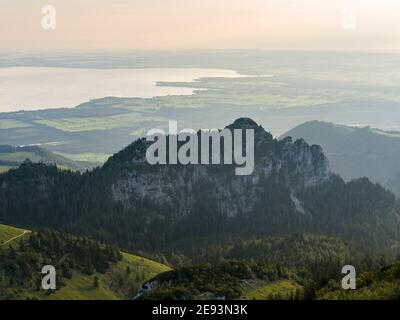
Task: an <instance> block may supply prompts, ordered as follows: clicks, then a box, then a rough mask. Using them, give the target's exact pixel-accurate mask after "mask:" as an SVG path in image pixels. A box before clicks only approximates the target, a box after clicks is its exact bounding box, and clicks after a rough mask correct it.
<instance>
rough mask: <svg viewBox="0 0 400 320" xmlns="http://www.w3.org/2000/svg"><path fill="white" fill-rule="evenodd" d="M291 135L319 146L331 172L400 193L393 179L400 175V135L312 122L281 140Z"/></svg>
mask: <svg viewBox="0 0 400 320" xmlns="http://www.w3.org/2000/svg"><path fill="white" fill-rule="evenodd" d="M288 136H290V137H293V139H299V138H303V139H304V140H306V141H307V142H308V143H310V144H318V145H320V146H321V147H322V148H323V150H324V153H325V155H326V156H327V158H328V159H329V164H330V168H331V170H332V171H334V172H337V173H338V174H340V175H341V176H342V177H343V178H345V179H346V180H349V179H354V178H360V177H368V178H370V179H371V180H372V181H375V182H379V183H381V184H383V185H388V186H389V187H391V189H392V190H393V191H395V192H396V193H397V194H400V193H399V192H398V190H400V189H399V186H400V184H399V183H398V181H397V183H396V182H395V181H394V179H393V178H394V177H395V175H396V174H397V175H398V174H399V172H400V168H399V163H400V132H390V131H387V132H386V131H382V130H378V129H374V128H370V127H363V128H357V127H349V126H344V125H335V124H333V123H327V122H321V121H310V122H306V123H303V124H301V125H299V126H297V127H295V128H293V129H292V130H290V131H288V132H286V133H285V134H284V135H282V136H281V137H280V138H281V139H283V138H285V137H288ZM397 180H398V179H397ZM389 181H391V183H388V182H389Z"/></svg>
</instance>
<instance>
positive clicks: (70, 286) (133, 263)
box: [0, 224, 170, 300]
mask: <svg viewBox="0 0 400 320" xmlns="http://www.w3.org/2000/svg"><path fill="white" fill-rule="evenodd" d="M23 232H24V230H22V229H18V228H14V227H10V226H5V225H1V224H0V242H4V241H7V240H8V239H10V238H13V237H15V236H18V235H20V234H21V233H23ZM26 236H28V235H26ZM24 237H25V236H24ZM19 239H21V238H19ZM16 241H17V240H16ZM122 256H123V259H122V261H120V262H118V263H117V264H116V265H113V266H111V267H110V268H109V270H108V271H107V272H106V273H105V274H97V276H98V278H99V287H98V288H95V286H94V277H95V275H84V274H82V273H80V272H73V275H72V278H71V279H67V280H66V281H65V286H63V287H61V288H60V289H59V290H57V291H56V292H54V293H51V294H50V295H48V294H46V292H44V291H34V290H17V291H18V294H19V296H20V297H22V298H23V299H27V298H34V299H55V300H95V299H98V300H111V299H132V298H133V297H134V295H135V294H136V293H137V291H138V290H139V288H140V287H141V285H142V284H143V283H144V282H146V281H147V280H149V279H151V278H153V277H154V276H156V275H157V274H158V273H161V272H164V271H168V270H170V268H169V267H167V266H165V265H163V264H160V263H158V262H155V261H152V260H148V259H145V258H142V257H138V256H135V255H131V254H128V253H122ZM128 268H129V272H128V271H127V269H128ZM0 285H1V283H0ZM0 289H1V288H0ZM3 289H4V288H3ZM6 289H7V288H6Z"/></svg>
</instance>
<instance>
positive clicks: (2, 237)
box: [0, 224, 24, 245]
mask: <svg viewBox="0 0 400 320" xmlns="http://www.w3.org/2000/svg"><path fill="white" fill-rule="evenodd" d="M22 233H24V230H23V229H19V228H15V227H11V226H7V225H4V224H0V245H1V244H2V243H4V242H6V241H7V240H9V239H11V238H14V237H16V236H19V235H20V234H22ZM18 239H21V238H18ZM15 241H17V240H15Z"/></svg>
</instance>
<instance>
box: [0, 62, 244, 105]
mask: <svg viewBox="0 0 400 320" xmlns="http://www.w3.org/2000/svg"><path fill="white" fill-rule="evenodd" d="M201 77H225V78H231V77H239V74H238V73H237V72H235V71H231V70H219V69H189V68H165V69H164V68H162V69H111V70H110V69H78V68H73V69H72V68H42V67H11V68H0V112H9V111H19V110H38V109H49V108H61V107H67V108H69V107H75V106H77V105H78V104H80V103H83V102H85V101H88V100H90V99H95V98H103V97H106V96H114V97H142V98H151V97H155V96H165V95H190V94H192V93H193V89H191V88H178V87H165V86H157V85H156V83H157V82H158V81H184V82H188V81H192V80H195V79H199V78H201Z"/></svg>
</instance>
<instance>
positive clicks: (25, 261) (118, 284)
mask: <svg viewBox="0 0 400 320" xmlns="http://www.w3.org/2000/svg"><path fill="white" fill-rule="evenodd" d="M23 233H24V230H22V229H18V228H13V227H10V226H5V225H0V239H1V240H2V241H7V240H9V239H13V238H14V237H16V236H18V235H21V234H23ZM11 244H12V246H1V247H0V258H1V263H0V292H1V293H0V300H1V299H56V300H81V299H85V300H87V299H89V300H91V299H107V300H108V299H131V298H132V297H133V296H134V295H135V294H136V292H137V291H138V289H139V288H140V286H141V285H142V283H143V282H145V281H147V280H148V279H150V278H152V277H154V276H156V275H157V274H159V273H161V272H165V271H168V270H170V268H169V267H167V266H165V265H162V264H160V263H157V262H154V261H151V260H148V259H145V258H142V257H138V256H134V255H131V254H128V253H124V252H122V253H121V254H119V252H118V251H115V249H114V248H113V247H110V246H107V245H103V244H100V243H96V242H94V241H92V240H89V239H86V238H76V237H73V236H70V235H67V234H61V233H55V232H52V231H38V232H33V233H29V234H25V235H24V236H23V237H20V238H18V239H15V240H13V241H12V242H10V245H11ZM44 264H52V265H54V266H55V267H56V271H57V290H55V291H51V292H48V291H45V290H42V289H41V288H40V282H41V277H40V270H41V266H42V265H44Z"/></svg>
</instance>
